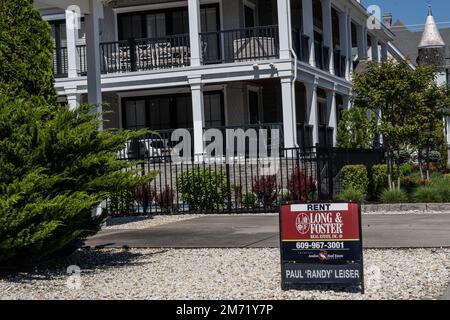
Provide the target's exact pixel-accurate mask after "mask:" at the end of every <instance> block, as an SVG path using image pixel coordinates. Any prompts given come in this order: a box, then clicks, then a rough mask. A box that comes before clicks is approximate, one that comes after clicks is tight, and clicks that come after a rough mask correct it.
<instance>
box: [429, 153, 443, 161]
mask: <svg viewBox="0 0 450 320" xmlns="http://www.w3.org/2000/svg"><path fill="white" fill-rule="evenodd" d="M428 160H429V161H430V162H433V163H436V162H439V161H440V160H441V153H440V152H439V151H431V152H430V154H429V155H428Z"/></svg>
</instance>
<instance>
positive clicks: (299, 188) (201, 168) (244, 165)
mask: <svg viewBox="0 0 450 320" xmlns="http://www.w3.org/2000/svg"><path fill="white" fill-rule="evenodd" d="M169 140H170V139H168V136H167V135H165V136H164V135H155V134H153V135H149V136H147V137H145V138H143V139H140V140H138V141H134V142H130V143H129V144H127V146H126V148H125V149H124V150H123V151H122V152H120V153H119V158H120V159H122V160H123V161H134V160H140V163H139V164H137V165H135V167H134V169H136V168H137V169H138V170H139V172H141V173H142V174H147V173H149V172H151V171H158V175H157V176H156V178H155V179H154V180H153V181H152V182H151V183H149V184H148V185H145V186H140V187H137V188H134V189H133V190H128V191H126V192H122V193H120V194H115V195H113V196H112V197H111V198H110V199H109V200H108V201H107V208H108V210H109V213H110V214H111V215H142V214H160V213H192V212H198V213H233V212H234V213H240V212H276V211H277V210H278V207H279V205H280V204H281V203H284V202H289V201H299V200H301V201H306V200H331V199H333V198H335V197H336V195H337V194H339V192H340V171H341V169H342V167H343V166H344V165H347V164H365V165H367V166H369V167H370V166H372V165H374V164H377V163H381V162H383V152H382V151H381V150H347V149H336V148H332V147H319V146H315V147H302V148H291V149H286V148H281V149H280V150H281V153H280V154H279V155H278V156H276V157H273V155H272V156H270V155H267V156H260V155H259V156H254V155H249V154H245V155H241V156H238V155H236V156H233V157H222V156H220V155H214V156H210V157H207V156H202V157H193V158H188V159H187V160H186V159H184V160H179V161H178V160H176V161H175V160H174V159H172V158H171V157H170V155H171V154H172V152H173V151H174V148H175V146H174V144H172V143H170V142H169ZM255 143H256V142H255ZM144 150H145V151H144Z"/></svg>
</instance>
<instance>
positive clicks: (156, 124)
mask: <svg viewBox="0 0 450 320" xmlns="http://www.w3.org/2000/svg"><path fill="white" fill-rule="evenodd" d="M122 115H123V127H124V128H125V129H141V128H149V129H150V130H169V129H177V128H192V100H191V95H190V94H178V95H164V96H149V97H138V98H125V99H123V100H122Z"/></svg>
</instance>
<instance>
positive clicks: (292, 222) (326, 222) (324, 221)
mask: <svg viewBox="0 0 450 320" xmlns="http://www.w3.org/2000/svg"><path fill="white" fill-rule="evenodd" d="M281 224H282V225H281V241H359V240H360V232H359V206H358V204H357V203H327V204H320V203H318V204H291V205H285V206H282V209H281Z"/></svg>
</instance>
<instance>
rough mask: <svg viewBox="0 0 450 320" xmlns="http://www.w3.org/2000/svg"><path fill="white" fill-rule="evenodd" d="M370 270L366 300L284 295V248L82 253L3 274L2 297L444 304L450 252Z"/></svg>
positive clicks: (390, 261) (390, 259)
mask: <svg viewBox="0 0 450 320" xmlns="http://www.w3.org/2000/svg"><path fill="white" fill-rule="evenodd" d="M72 264H76V265H79V266H80V268H81V270H82V272H81V276H80V282H81V288H79V289H69V288H68V287H67V281H68V280H69V277H68V275H67V274H66V272H65V270H66V268H67V266H68V265H72ZM365 267H366V294H365V295H362V294H360V293H358V292H357V290H356V288H353V289H350V290H346V291H342V290H341V291H339V290H334V291H323V289H324V288H323V287H322V288H320V287H318V288H314V289H310V290H308V291H289V292H283V291H282V290H281V289H280V266H279V251H278V250H277V249H221V250H219V249H197V250H174V249H171V250H156V249H151V250H150V249H148V250H129V251H123V250H99V251H87V250H79V251H78V252H76V253H75V254H74V255H72V256H71V257H70V258H68V259H66V261H64V262H60V263H59V264H58V265H57V266H53V267H51V268H46V267H43V266H41V267H38V268H36V269H35V270H34V271H32V272H23V273H19V274H13V275H7V276H3V277H2V279H0V299H221V300H227V299H351V300H358V299H437V298H439V297H440V296H441V295H442V294H443V293H444V291H445V289H446V287H447V284H448V283H449V281H450V272H449V271H450V249H433V250H428V249H427V250H425V249H411V250H366V251H365ZM69 283H72V284H74V283H75V284H76V283H78V282H77V281H72V282H69Z"/></svg>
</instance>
